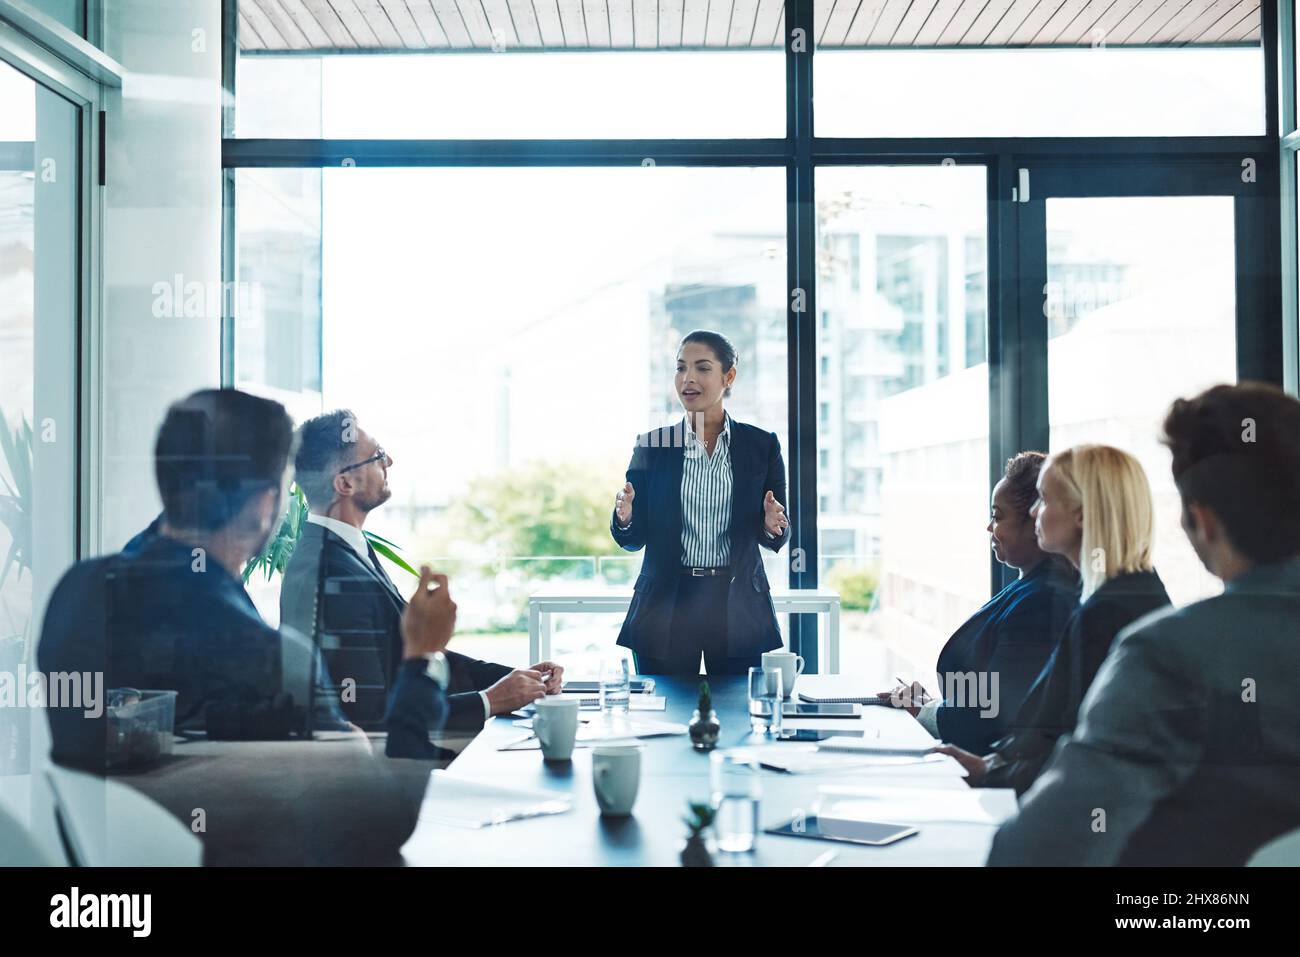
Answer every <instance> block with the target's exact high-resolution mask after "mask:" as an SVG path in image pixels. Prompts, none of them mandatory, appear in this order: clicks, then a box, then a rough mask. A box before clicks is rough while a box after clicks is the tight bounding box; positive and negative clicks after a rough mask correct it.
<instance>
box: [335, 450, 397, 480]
mask: <svg viewBox="0 0 1300 957" xmlns="http://www.w3.org/2000/svg"><path fill="white" fill-rule="evenodd" d="M387 461H388V453H387V452H385V451H384V449H383V446H380V447H379V449H378V450H377V451H376V452H375V454H374V455H372V456H370V458H368V459H362V460H361V461H360V462H354V463H352V464H351V465H349V466H346V467H345V468H341V469H339V470H338V474H339V475H342V474H343V473H344V472H351V471H352V470H353V469H359V468H361V466H363V465H369V464H370V463H371V462H387Z"/></svg>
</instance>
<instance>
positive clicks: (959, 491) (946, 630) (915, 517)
mask: <svg viewBox="0 0 1300 957" xmlns="http://www.w3.org/2000/svg"><path fill="white" fill-rule="evenodd" d="M986 179H987V170H986V169H985V168H984V167H983V166H926V167H898V166H893V167H847V168H832V169H821V170H819V171H818V174H817V197H818V200H817V212H818V221H817V226H818V249H819V259H818V285H817V295H818V308H819V309H820V310H821V311H822V314H823V316H825V317H826V322H824V323H823V325H822V333H821V336H820V337H819V340H818V351H819V353H820V354H821V355H822V356H823V357H824V359H825V360H826V361H825V367H826V374H824V375H823V376H822V377H821V378H820V379H819V381H818V388H819V391H820V392H821V394H822V396H823V397H824V407H825V408H826V410H827V413H826V415H825V416H824V417H823V421H822V422H821V423H819V429H818V433H817V446H818V448H819V449H820V450H821V452H822V456H823V457H822V458H821V460H820V462H819V466H820V467H819V470H818V476H817V487H818V492H819V494H820V496H821V511H820V514H819V515H818V532H819V534H820V538H821V553H820V560H821V566H822V571H823V574H822V575H821V579H822V582H823V583H824V584H825V585H826V586H827V587H831V588H834V589H836V590H837V591H838V592H839V593H840V596H841V602H842V603H843V604H844V609H845V610H844V615H843V624H842V629H843V637H842V648H843V650H842V665H843V668H844V670H846V671H857V672H862V671H878V670H880V668H881V667H882V666H883V665H885V664H888V663H892V658H891V659H889V660H888V661H887V660H886V656H893V655H897V656H901V657H904V658H906V659H908V660H909V664H910V665H911V666H912V667H915V668H917V669H919V670H920V671H921V672H922V673H923V672H924V671H926V670H928V669H929V668H930V667H932V666H933V660H934V655H935V653H936V652H937V650H938V648H939V647H941V646H942V643H943V641H944V640H946V639H947V637H948V635H949V634H951V632H952V631H953V630H954V629H955V628H956V627H957V625H959V624H960V623H961V622H962V621H963V620H964V619H965V618H966V617H968V616H969V615H970V613H971V612H972V611H974V610H975V609H976V608H978V607H979V605H980V604H982V603H983V601H984V599H985V598H986V597H987V594H988V580H989V577H988V555H989V546H988V536H987V535H986V534H985V533H984V525H985V523H986V522H987V517H986V516H987V513H988V495H989V482H988V475H989V472H988V456H989V453H988V427H989V418H988V365H987V362H986V361H985V337H986V329H987V316H988V311H987V307H988V303H987V287H988V283H987V272H988V266H987V260H986V257H985V249H986V245H987V236H988V231H987V226H986V205H985V189H986Z"/></svg>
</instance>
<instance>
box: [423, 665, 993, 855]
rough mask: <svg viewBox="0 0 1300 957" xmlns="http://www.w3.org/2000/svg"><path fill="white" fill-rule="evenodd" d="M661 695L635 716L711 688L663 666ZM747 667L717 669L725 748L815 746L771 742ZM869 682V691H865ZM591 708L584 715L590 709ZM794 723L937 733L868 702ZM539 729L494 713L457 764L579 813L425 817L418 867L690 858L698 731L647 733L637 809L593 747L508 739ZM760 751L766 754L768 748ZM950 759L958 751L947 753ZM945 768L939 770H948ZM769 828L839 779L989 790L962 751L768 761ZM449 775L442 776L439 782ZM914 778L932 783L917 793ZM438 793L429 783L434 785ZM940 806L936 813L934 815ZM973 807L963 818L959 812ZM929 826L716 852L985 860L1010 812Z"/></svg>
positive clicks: (886, 733) (824, 686)
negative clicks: (964, 769)
mask: <svg viewBox="0 0 1300 957" xmlns="http://www.w3.org/2000/svg"><path fill="white" fill-rule="evenodd" d="M654 677H655V682H656V685H655V689H654V694H656V695H662V696H665V697H666V698H667V706H666V710H665V711H662V712H659V711H652V712H633V713H632V717H634V718H635V717H646V718H650V719H652V720H655V721H666V722H672V723H679V724H683V725H684V724H686V723H687V722H688V721H689V720H690V717H691V712H692V711H693V710H694V708H695V705H696V700H697V696H698V685H699V680H700V679H699V678H695V677H667V676H654ZM846 680H848V679H846V677H845V676H834V675H827V676H822V675H804V676H802V677H800V678H799V683H798V685H797V686H796V689H795V690H796V691H804V692H808V693H814V694H817V693H822V694H832V695H837V694H842V693H844V691H845V689H846V687H847V686H846V684H845V682H846ZM746 685H747V682H746V679H745V678H744V677H715V678H712V679H710V686H711V689H712V694H713V707H714V710H715V712H717V713H718V716H719V720H720V722H721V726H722V730H721V736H720V739H719V742H718V747H719V748H750V747H754V748H773V749H783V748H800V747H802V748H807V747H809V746H808V745H800V744H797V743H793V742H766V741H764V739H763V737H762V736H761V735H755V734H753V733H752V732H751V730H750V718H749V699H748V691H747V687H746ZM857 693H859V694H861V693H863V691H862V689H858V691H857ZM585 714H586V712H584V715H585ZM786 725H787V726H788V727H822V728H844V727H847V726H851V725H856V726H857V727H860V728H861V729H862V730H863V731H864V733H865V734H866V735H867V736H869V737H872V738H875V739H876V740H878V741H881V742H888V743H889V744H890V746H893V747H909V748H912V747H915V748H919V747H924V746H926V745H932V744H934V743H935V742H934V740H933V739H932V738H931V737H930V735H929V734H928V733H927V732H926V731H925V730H924V729H923V728H922V727H921V726H920V725H919V724H918V723H917V722H916V721H915V720H914V719H913V718H912V717H911V716H910V715H908V714H907V713H906V712H905V711H901V710H896V709H893V708H889V707H881V706H868V707H864V708H863V709H862V715H861V717H859V718H853V719H791V718H787V719H786ZM527 733H528V732H527V729H526V728H521V727H520V726H519V725H516V724H515V723H514V721H513V720H511V719H510V718H507V717H497V718H493V719H492V720H491V721H489V722H488V723H487V725H486V726H485V727H484V729H483V731H482V732H481V733H480V734H479V735H478V736H477V737H476V738H475V739H474V740H473V741H472V742H471V743H470V744H469V746H468V747H467V748H466V749H465V750H464V751H463V752H462V753H461V754H460V756H459V757H457V758H456V760H455V761H453V762H452V763H451V765H450V767H449V768H448V769H447V770H446V771H445V772H443V773H446V774H449V775H454V776H457V777H462V778H465V779H469V780H472V781H477V782H482V783H485V784H490V785H496V786H500V787H509V788H523V789H530V790H539V791H546V792H552V791H553V792H556V793H557V794H558V795H568V796H570V797H571V798H572V805H571V808H570V810H568V811H566V812H564V813H560V814H553V815H547V816H541V817H533V818H526V819H522V820H513V821H508V822H505V823H499V824H495V825H490V826H486V827H481V828H469V827H462V826H457V825H449V824H444V823H439V822H434V821H432V820H430V819H429V818H428V817H427V816H425V815H422V816H421V818H420V820H419V822H418V823H417V825H416V827H415V831H414V832H413V834H412V835H411V837H410V839H409V840H408V841H407V842H406V844H405V845H404V846H403V848H402V857H403V859H404V860H405V861H406V863H407V864H410V865H417V866H551V865H567V866H587V867H606V866H669V867H675V866H679V865H680V856H679V855H680V852H681V847H682V843H683V841H684V839H685V836H686V831H687V829H686V826H685V824H684V823H683V818H684V817H685V816H686V814H687V811H688V807H687V805H688V802H692V801H693V802H707V801H708V799H709V792H710V777H709V755H708V754H707V753H701V752H697V751H695V750H694V749H692V747H691V743H690V739H689V737H688V736H687V735H684V734H682V735H673V736H664V737H651V738H642V739H640V744H641V745H642V746H643V748H644V751H643V753H642V766H641V783H640V790H639V792H638V795H637V800H636V804H635V807H634V808H633V812H632V815H631V816H630V817H626V818H606V817H602V816H601V814H600V811H599V808H598V806H597V804H596V798H595V793H594V790H593V787H592V776H591V762H592V752H591V749H590V747H584V746H579V747H577V748H575V749H574V752H573V759H572V760H571V761H569V762H564V763H548V762H546V761H544V760H543V758H542V753H541V751H540V750H507V751H503V750H499V749H500V748H502V747H503V746H505V745H507V744H512V743H515V742H518V741H519V740H520V739H521V736H524V735H527ZM758 753H759V754H760V755H761V754H763V753H764V752H761V751H760V752H758ZM946 760H947V759H945V761H946ZM936 772H938V773H936ZM759 774H760V777H761V787H762V797H761V801H760V812H759V823H760V828H766V827H771V826H776V825H779V824H781V823H784V822H786V821H789V820H790V819H791V817H792V816H794V815H795V814H796V813H797V812H799V811H805V812H806V811H807V809H809V808H810V807H811V806H812V805H813V802H814V801H815V799H816V798H817V795H818V789H819V788H821V787H826V786H836V787H864V786H865V787H870V788H885V789H893V788H901V789H908V790H906V791H905V792H904V791H900V792H899V794H900V796H903V797H907V796H916V797H917V798H919V799H925V800H918V801H917V805H916V806H917V807H920V806H922V805H923V804H928V803H931V799H935V798H937V799H938V800H939V801H940V802H942V800H943V799H944V798H945V797H947V796H952V795H945V793H944V792H951V791H956V790H960V791H963V792H968V793H966V794H965V795H964V797H963V796H962V795H956V797H958V798H961V799H964V800H967V801H969V800H970V799H971V798H972V797H975V798H978V799H979V800H983V799H984V797H985V795H984V794H981V793H974V794H973V793H969V792H970V790H971V789H969V788H968V786H967V785H966V784H965V782H964V781H963V780H962V774H961V771H960V769H959V768H958V767H957V766H956V764H955V762H952V763H951V766H949V765H948V764H945V765H944V766H943V767H936V766H934V765H932V766H930V767H928V768H926V769H925V773H924V774H921V773H919V769H917V768H913V767H909V766H898V767H870V768H862V767H858V768H857V769H844V770H841V769H836V770H833V771H829V772H828V771H820V772H817V773H812V774H792V773H785V772H778V771H772V770H766V769H764V770H761V771H760V772H759ZM437 785H438V777H437V775H435V776H434V777H433V778H432V780H431V783H430V785H429V787H430V788H436V787H437ZM912 789H923V792H922V791H921V790H912ZM1008 795H1009V792H987V797H988V798H989V799H994V798H999V799H1001V800H990V801H989V803H990V806H992V805H995V804H1005V803H1006V802H1007V801H1008V800H1009V797H1008ZM426 801H427V794H426ZM932 817H934V816H933V815H932ZM959 817H960V815H959ZM895 822H896V823H908V824H915V826H916V827H917V828H918V829H919V833H918V834H916V835H915V836H912V837H908V838H905V839H904V840H901V841H899V842H897V843H895V844H891V845H887V846H883V847H870V846H863V845H854V844H849V843H845V842H830V841H822V840H811V839H808V838H801V837H786V836H780V835H771V834H765V833H762V832H761V830H760V833H759V834H758V837H757V841H756V845H755V849H754V850H753V851H750V852H746V853H723V852H718V853H715V854H714V862H715V864H717V865H721V866H741V867H750V866H765V865H766V866H773V865H774V866H786V867H788V866H802V865H806V864H810V863H812V862H813V861H814V860H816V859H818V858H820V857H822V856H823V855H824V854H825V852H827V851H829V850H834V851H835V852H837V853H836V855H835V856H834V858H833V860H832V861H831V862H830V865H829V866H836V867H839V866H930V865H940V866H978V865H981V864H983V863H984V860H985V858H986V857H987V855H988V850H989V845H990V843H991V841H992V838H993V834H994V832H995V830H996V823H991V822H987V821H980V820H978V819H977V818H976V819H972V820H970V821H969V822H967V823H956V822H954V821H943V820H939V819H938V818H937V817H934V819H933V820H929V821H926V822H922V821H919V820H917V821H906V820H895Z"/></svg>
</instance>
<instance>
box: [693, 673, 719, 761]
mask: <svg viewBox="0 0 1300 957" xmlns="http://www.w3.org/2000/svg"><path fill="white" fill-rule="evenodd" d="M688 730H689V731H690V733H691V746H692V747H693V748H695V750H696V751H712V750H713V749H714V748H715V747H717V746H718V734H719V733H720V732H721V731H722V724H721V722H719V721H718V716H717V714H716V713H714V710H713V695H712V694H711V693H710V691H709V683H708V682H707V681H701V682H700V700H699V701H698V702H697V703H696V707H695V713H694V714H692V715H691V723H690V725H688Z"/></svg>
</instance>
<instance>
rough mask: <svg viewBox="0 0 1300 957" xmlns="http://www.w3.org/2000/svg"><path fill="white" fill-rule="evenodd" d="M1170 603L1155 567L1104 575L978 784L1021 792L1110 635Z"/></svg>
mask: <svg viewBox="0 0 1300 957" xmlns="http://www.w3.org/2000/svg"><path fill="white" fill-rule="evenodd" d="M1167 607H1169V593H1168V592H1166V591H1165V585H1164V582H1162V581H1161V580H1160V576H1159V575H1157V574H1156V573H1155V572H1154V571H1146V572H1131V573H1129V574H1125V575H1116V576H1115V577H1114V578H1111V579H1108V580H1107V581H1105V582H1103V583H1102V585H1101V586H1100V587H1099V588H1098V589H1097V590H1096V591H1095V592H1093V593H1092V594H1091V595H1089V596H1088V600H1087V601H1085V602H1084V603H1083V604H1082V605H1080V606H1079V607H1078V609H1077V610H1076V611H1075V613H1074V614H1073V615H1071V616H1070V620H1069V622H1067V623H1066V626H1065V633H1064V634H1063V635H1062V636H1061V640H1060V642H1059V643H1058V644H1057V646H1056V648H1055V650H1053V651H1052V656H1051V657H1050V658H1049V659H1048V660H1047V664H1046V665H1045V666H1044V667H1043V670H1042V672H1041V673H1040V674H1039V676H1038V678H1037V679H1035V681H1034V685H1033V687H1032V688H1030V689H1029V694H1028V696H1027V697H1026V698H1025V703H1024V705H1023V706H1022V707H1021V709H1020V714H1019V715H1018V716H1017V717H1016V721H1015V724H1014V725H1013V730H1012V731H1011V733H1010V734H1008V735H1007V736H1006V737H1005V738H1003V739H1002V740H1001V741H998V742H996V743H995V744H994V746H993V749H994V752H995V753H996V755H997V764H996V766H995V767H993V768H991V769H990V771H989V773H988V775H987V776H986V777H985V778H984V780H983V782H981V786H982V787H989V788H1015V789H1016V794H1024V793H1025V792H1026V791H1027V790H1029V786H1030V785H1031V784H1033V783H1034V781H1035V780H1036V779H1037V777H1038V775H1039V773H1040V772H1041V771H1042V769H1043V765H1045V764H1046V763H1047V759H1048V758H1049V757H1051V755H1052V749H1053V748H1054V747H1056V742H1057V740H1058V739H1059V738H1060V737H1061V736H1062V735H1065V734H1069V733H1070V732H1072V731H1073V730H1074V725H1075V722H1076V721H1077V720H1078V717H1079V705H1080V704H1082V703H1083V696H1084V695H1085V694H1087V693H1088V689H1089V688H1090V687H1091V686H1092V679H1093V678H1094V677H1096V675H1097V670H1098V669H1099V668H1100V667H1101V663H1102V662H1103V661H1105V660H1106V655H1107V654H1109V653H1110V648H1111V645H1112V644H1114V642H1115V636H1116V635H1118V634H1119V633H1120V632H1121V631H1123V630H1124V629H1125V628H1127V627H1128V626H1129V625H1131V624H1133V622H1135V621H1137V620H1138V619H1139V618H1141V617H1142V616H1143V615H1146V614H1149V613H1150V612H1153V611H1156V610H1157V609H1160V608H1167Z"/></svg>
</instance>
